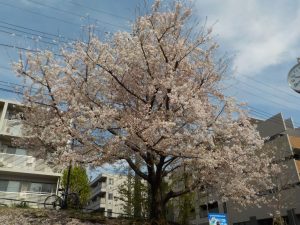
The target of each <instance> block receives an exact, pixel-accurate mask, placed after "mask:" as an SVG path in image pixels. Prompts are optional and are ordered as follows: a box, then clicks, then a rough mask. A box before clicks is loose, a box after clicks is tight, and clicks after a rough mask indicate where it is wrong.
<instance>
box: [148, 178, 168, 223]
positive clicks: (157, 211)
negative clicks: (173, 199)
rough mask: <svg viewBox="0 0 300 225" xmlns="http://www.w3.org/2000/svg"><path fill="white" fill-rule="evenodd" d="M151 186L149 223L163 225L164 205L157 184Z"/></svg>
mask: <svg viewBox="0 0 300 225" xmlns="http://www.w3.org/2000/svg"><path fill="white" fill-rule="evenodd" d="M150 185H151V199H150V221H151V225H160V224H165V222H166V218H165V204H164V202H163V199H162V195H161V190H160V187H159V185H158V184H156V183H155V184H150Z"/></svg>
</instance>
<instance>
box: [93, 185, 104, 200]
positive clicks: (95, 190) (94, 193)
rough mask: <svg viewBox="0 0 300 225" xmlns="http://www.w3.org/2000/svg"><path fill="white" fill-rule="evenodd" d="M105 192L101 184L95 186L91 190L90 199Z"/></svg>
mask: <svg viewBox="0 0 300 225" xmlns="http://www.w3.org/2000/svg"><path fill="white" fill-rule="evenodd" d="M105 191H106V184H105V183H101V184H99V185H97V186H96V187H95V188H93V189H92V191H91V197H93V196H95V195H97V194H99V193H100V192H105Z"/></svg>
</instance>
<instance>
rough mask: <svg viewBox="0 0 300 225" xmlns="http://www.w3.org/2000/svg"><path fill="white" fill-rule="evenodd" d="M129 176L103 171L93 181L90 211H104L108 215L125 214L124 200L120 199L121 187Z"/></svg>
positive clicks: (117, 215)
mask: <svg viewBox="0 0 300 225" xmlns="http://www.w3.org/2000/svg"><path fill="white" fill-rule="evenodd" d="M126 179H127V177H126V176H124V175H118V174H109V173H102V174H100V175H99V176H97V177H96V178H95V179H94V180H93V181H92V182H91V183H90V187H91V196H90V202H89V204H88V206H87V210H88V211H97V212H103V214H104V216H107V217H113V218H116V217H121V216H126V215H124V210H123V202H122V201H121V200H120V198H119V197H120V196H119V188H120V186H121V185H123V184H124V183H125V182H126Z"/></svg>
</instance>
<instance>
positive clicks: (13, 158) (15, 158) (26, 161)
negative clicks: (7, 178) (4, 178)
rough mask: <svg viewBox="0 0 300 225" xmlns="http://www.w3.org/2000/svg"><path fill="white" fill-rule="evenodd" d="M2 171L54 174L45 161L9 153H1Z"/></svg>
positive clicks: (0, 164) (0, 165) (0, 167)
mask: <svg viewBox="0 0 300 225" xmlns="http://www.w3.org/2000/svg"><path fill="white" fill-rule="evenodd" d="M0 171H12V172H37V173H39V172H42V173H51V174H52V173H53V172H52V170H51V168H50V167H48V166H47V165H46V164H45V161H44V160H41V159H38V160H37V159H36V158H35V157H33V156H27V155H16V154H8V153H0Z"/></svg>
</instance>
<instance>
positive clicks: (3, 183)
mask: <svg viewBox="0 0 300 225" xmlns="http://www.w3.org/2000/svg"><path fill="white" fill-rule="evenodd" d="M7 186H8V180H0V191H6V190H7Z"/></svg>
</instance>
